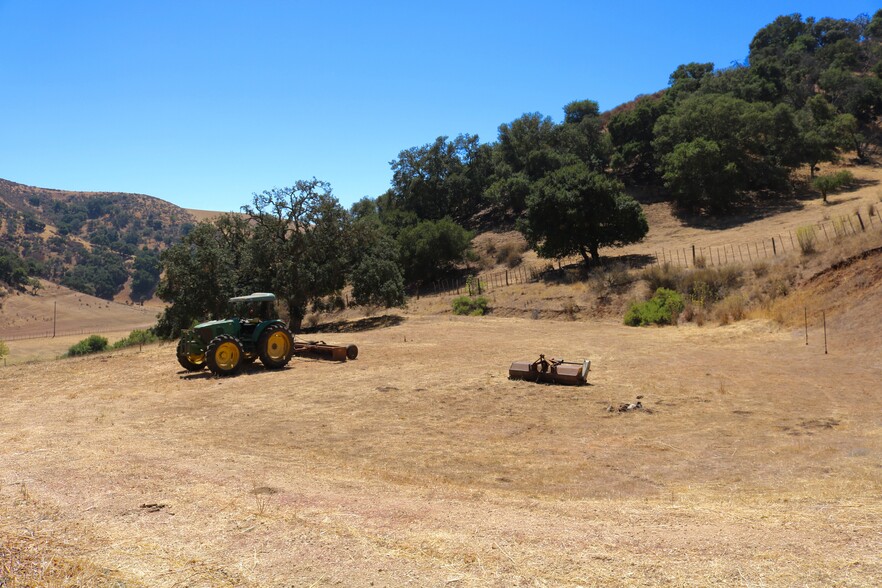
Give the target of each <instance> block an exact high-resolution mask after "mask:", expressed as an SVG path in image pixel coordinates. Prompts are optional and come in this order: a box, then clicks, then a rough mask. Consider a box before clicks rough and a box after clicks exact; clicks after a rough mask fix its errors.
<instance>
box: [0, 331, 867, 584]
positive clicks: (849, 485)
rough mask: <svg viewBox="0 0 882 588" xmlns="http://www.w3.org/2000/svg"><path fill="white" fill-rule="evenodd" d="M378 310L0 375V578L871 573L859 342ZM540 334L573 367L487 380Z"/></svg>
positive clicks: (852, 577)
mask: <svg viewBox="0 0 882 588" xmlns="http://www.w3.org/2000/svg"><path fill="white" fill-rule="evenodd" d="M402 319H403V320H401V322H399V321H398V320H397V319H396V320H390V321H389V323H390V324H393V325H394V326H389V327H386V328H380V329H374V330H367V331H361V332H352V333H346V334H337V335H334V338H335V339H336V340H338V341H341V342H344V341H347V340H349V341H353V342H356V343H358V344H359V347H360V349H361V354H360V356H359V358H358V359H357V360H355V361H353V362H348V363H343V364H338V363H329V362H321V361H312V360H303V359H296V358H295V359H294V360H293V361H292V364H291V365H290V367H289V368H287V369H284V370H282V371H279V372H267V371H264V370H263V369H261V368H260V367H259V366H255V367H254V368H253V369H251V370H250V371H248V372H247V373H245V374H243V375H241V376H238V377H234V378H226V379H216V378H212V377H209V376H208V374H207V373H203V374H197V375H189V374H187V373H185V372H182V371H181V370H180V368H179V367H178V365H177V362H176V361H175V358H174V347H173V346H172V345H168V344H166V345H157V346H151V347H148V348H145V349H144V350H143V351H140V352H139V351H137V350H128V351H122V352H114V353H110V354H104V355H101V356H98V357H89V358H78V359H68V360H61V361H55V362H48V363H42V364H36V365H20V366H12V367H9V368H6V369H4V370H3V371H2V372H0V390H2V392H0V394H2V403H3V407H4V409H3V411H2V412H0V585H3V586H4V588H5V587H6V586H31V585H37V586H43V585H51V586H169V587H170V586H371V585H373V586H406V585H412V586H456V587H464V586H500V587H502V586H631V585H645V586H659V585H672V586H680V585H743V586H791V585H799V586H803V585H809V586H830V585H840V586H876V585H879V583H880V582H882V558H880V554H882V527H880V517H882V500H880V499H882V416H880V415H882V396H880V385H879V382H880V381H882V362H880V359H879V358H880V356H879V348H875V349H874V350H867V349H863V350H862V351H861V352H860V353H855V352H856V351H857V350H858V349H859V348H858V346H857V345H856V344H855V342H854V341H850V340H849V339H848V337H846V334H845V333H843V332H837V331H836V330H835V328H833V327H832V326H831V325H828V327H829V328H830V333H829V342H830V353H829V354H828V355H824V352H823V343H822V337H821V334H820V331H819V330H818V329H817V328H813V329H812V331H811V332H810V333H809V342H810V344H809V345H808V346H806V345H805V343H804V339H803V333H802V332H801V331H797V332H789V331H780V330H778V329H776V328H774V327H772V326H770V324H769V323H765V322H760V321H747V322H741V323H737V324H735V325H732V326H727V327H714V328H709V327H705V328H701V329H699V328H697V327H691V326H686V327H680V328H664V329H655V328H653V329H633V328H628V327H624V326H620V325H619V324H616V323H611V322H594V323H585V322H565V321H537V320H527V319H516V318H493V317H480V318H473V317H468V318H459V317H438V316H404V317H402ZM395 323H398V324H395ZM877 324H878V323H877ZM539 352H545V353H549V354H553V355H557V356H563V357H566V358H577V357H582V356H587V357H589V358H591V359H592V361H593V365H592V372H591V375H590V385H589V386H584V387H578V388H568V387H554V386H546V385H537V384H532V383H528V382H518V381H510V380H508V379H507V367H508V364H509V362H510V361H512V360H514V359H528V358H532V357H534V356H536V355H537V354H538V353H539ZM638 396H642V399H641V401H642V403H643V406H644V410H638V411H633V412H617V411H613V412H610V411H608V407H610V406H612V407H614V408H616V407H618V406H619V404H620V403H625V402H633V401H634V400H635V399H636V398H637V397H638ZM3 582H5V584H4V583H3Z"/></svg>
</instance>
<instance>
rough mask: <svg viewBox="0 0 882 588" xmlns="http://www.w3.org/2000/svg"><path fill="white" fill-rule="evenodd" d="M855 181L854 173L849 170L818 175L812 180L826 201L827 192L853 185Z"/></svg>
mask: <svg viewBox="0 0 882 588" xmlns="http://www.w3.org/2000/svg"><path fill="white" fill-rule="evenodd" d="M853 182H854V174H852V173H851V172H850V171H848V170H843V171H839V172H836V173H835V174H826V175H823V176H818V177H816V178H815V179H814V180H812V186H813V187H814V188H815V190H817V191H818V192H820V193H821V196H822V197H823V199H824V202H827V194H829V193H830V192H835V191H837V190H839V189H841V188H844V187H846V186H849V185H851V184H852V183H853Z"/></svg>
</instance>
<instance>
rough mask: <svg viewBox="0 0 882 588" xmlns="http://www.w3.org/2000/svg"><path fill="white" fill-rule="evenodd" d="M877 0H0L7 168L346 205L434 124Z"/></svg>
mask: <svg viewBox="0 0 882 588" xmlns="http://www.w3.org/2000/svg"><path fill="white" fill-rule="evenodd" d="M878 8H879V6H878V5H874V4H873V3H870V2H855V1H850V0H841V1H836V2H831V1H828V2H817V1H806V2H782V1H777V0H768V1H764V2H753V1H742V2H728V3H715V2H675V1H669V2H663V1H660V0H658V1H628V0H620V1H617V2H606V1H604V2H590V1H583V2H578V1H561V0H543V1H541V2H540V1H536V2H521V1H517V0H508V1H498V0H493V1H486V2H482V1H480V0H471V1H469V2H464V1H459V0H453V1H445V2H422V3H421V2H418V1H410V2H403V1H394V2H384V1H382V0H378V1H376V2H364V1H358V2H356V1H351V2H344V1H335V0H326V1H313V2H305V1H303V2H301V1H294V0H292V1H289V2H282V1H277V2H270V1H262V0H252V1H245V0H236V1H232V0H229V1H227V0H211V1H208V0H205V1H196V0H177V1H166V0H152V1H148V0H115V1H109V0H108V1H95V0H77V1H61V0H58V1H50V0H44V1H37V0H0V84H2V86H0V113H2V135H0V178H4V179H8V180H12V181H15V182H20V183H24V184H30V185H36V186H41V187H46V188H59V189H67V190H90V191H121V192H138V193H143V194H149V195H152V196H157V197H159V198H163V199H165V200H169V201H171V202H174V203H175V204H178V205H180V206H184V207H188V208H202V209H210V210H223V211H228V210H238V209H239V207H240V206H241V205H243V204H246V203H249V202H250V200H251V195H252V194H253V193H254V192H259V191H262V190H264V189H268V188H272V187H281V186H287V185H291V184H293V183H294V181H296V180H298V179H307V178H311V177H317V178H319V179H321V180H325V181H328V182H330V183H331V185H332V187H333V189H334V193H335V194H336V196H337V197H338V198H339V199H340V200H341V202H343V203H344V204H346V205H349V204H351V203H352V202H354V201H355V200H357V199H359V198H361V197H362V196H365V195H367V196H377V195H379V194H381V193H383V192H384V191H385V190H386V189H388V187H389V181H390V179H391V171H390V169H389V161H390V160H392V159H394V158H395V157H396V156H397V154H398V152H399V151H401V150H403V149H406V148H409V147H412V146H415V145H423V144H425V143H428V142H431V141H432V140H434V139H435V137H437V136H439V135H449V136H455V135H457V134H459V133H471V134H478V135H479V136H480V138H481V140H482V142H492V141H495V140H496V137H497V129H498V126H499V125H500V124H501V123H504V122H510V121H512V120H513V119H515V118H517V117H518V116H520V115H521V114H523V113H525V112H537V111H538V112H541V113H542V114H545V115H549V116H551V117H552V118H553V119H554V120H556V121H560V120H561V117H562V107H563V106H564V105H565V104H566V103H568V102H571V101H573V100H581V99H586V98H590V99H592V100H596V101H597V102H599V103H600V107H601V109H602V110H607V109H610V108H613V107H615V106H616V105H618V104H620V103H622V102H625V101H628V100H630V99H632V98H634V97H635V96H636V95H638V94H642V93H650V92H654V91H656V90H658V89H661V88H663V87H665V85H666V84H667V80H668V75H669V74H670V73H671V72H672V71H673V70H674V69H675V68H676V67H677V65H679V64H681V63H687V62H690V61H701V62H705V61H712V62H714V63H715V64H716V65H717V66H718V67H720V66H726V65H729V64H730V63H731V62H732V61H734V60H743V59H744V58H745V57H746V56H747V53H748V45H749V43H750V40H751V39H752V37H753V35H754V33H755V32H756V31H757V30H758V29H759V28H760V27H762V26H764V25H766V24H768V23H769V22H771V21H772V20H773V19H774V18H775V17H776V16H778V15H781V14H790V13H793V12H799V13H801V14H803V16H815V17H823V16H833V17H837V18H854V17H855V16H857V15H858V14H860V13H868V14H871V15H872V13H873V12H875V11H876V10H877V9H878Z"/></svg>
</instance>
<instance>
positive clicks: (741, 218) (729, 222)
mask: <svg viewBox="0 0 882 588" xmlns="http://www.w3.org/2000/svg"><path fill="white" fill-rule="evenodd" d="M878 184H879V180H875V179H862V178H856V179H855V180H854V181H853V182H852V183H851V185H850V186H849V189H847V190H839V191H837V192H831V193H829V194H828V196H827V199H828V200H830V199H831V197H832V198H834V199H835V200H834V201H833V202H831V204H838V203H841V202H851V201H853V200H859V199H860V197H859V196H846V195H848V194H852V193H853V192H856V191H858V190H861V189H863V188H867V187H869V186H876V185H878ZM837 196H846V197H845V198H838V197H837ZM820 199H821V194H820V193H819V192H817V191H815V190H814V189H813V188H812V187H811V185H810V184H809V183H808V182H805V183H801V184H799V185H797V186H796V187H795V189H794V190H793V193H791V194H775V193H772V192H761V193H757V194H754V195H752V197H749V198H746V199H745V200H743V201H741V202H739V203H737V204H735V206H733V207H732V209H731V210H730V211H729V213H727V214H725V215H716V216H708V215H706V214H698V213H688V212H683V211H678V210H677V209H676V208H675V209H674V215H675V216H676V217H677V218H678V219H679V220H680V222H682V223H683V224H684V225H685V226H688V227H690V228H696V229H706V230H709V231H725V230H727V229H732V228H735V227H740V226H742V225H745V224H748V223H751V222H754V221H757V220H761V219H764V218H768V217H770V216H775V215H777V214H781V213H784V212H792V211H794V210H802V209H803V208H804V207H805V204H804V203H805V202H810V201H814V200H820Z"/></svg>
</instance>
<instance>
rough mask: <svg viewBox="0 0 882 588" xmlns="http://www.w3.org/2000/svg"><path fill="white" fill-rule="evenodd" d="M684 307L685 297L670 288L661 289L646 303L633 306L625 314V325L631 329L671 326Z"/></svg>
mask: <svg viewBox="0 0 882 588" xmlns="http://www.w3.org/2000/svg"><path fill="white" fill-rule="evenodd" d="M683 307H684V305H683V297H682V296H680V294H678V293H677V292H675V291H674V290H669V289H668V288H659V289H658V290H656V291H655V294H654V295H653V297H652V298H650V299H649V300H647V301H646V302H642V303H634V304H632V305H631V307H630V308H629V309H628V312H626V313H625V324H626V325H628V326H631V327H639V326H643V325H651V324H656V325H670V324H673V322H674V321H675V320H676V316H677V315H678V314H679V313H680V312H681V311H682V310H683Z"/></svg>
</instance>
